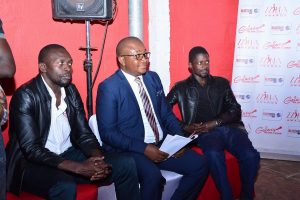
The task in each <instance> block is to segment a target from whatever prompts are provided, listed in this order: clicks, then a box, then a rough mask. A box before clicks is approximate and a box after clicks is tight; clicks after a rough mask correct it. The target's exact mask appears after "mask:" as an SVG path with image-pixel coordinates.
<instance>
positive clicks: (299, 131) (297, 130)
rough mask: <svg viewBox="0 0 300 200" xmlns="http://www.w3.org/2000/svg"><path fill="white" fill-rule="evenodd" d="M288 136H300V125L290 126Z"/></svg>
mask: <svg viewBox="0 0 300 200" xmlns="http://www.w3.org/2000/svg"><path fill="white" fill-rule="evenodd" d="M287 136H288V137H300V127H299V126H290V127H288V130H287Z"/></svg>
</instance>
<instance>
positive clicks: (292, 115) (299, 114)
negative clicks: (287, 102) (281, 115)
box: [286, 110, 300, 122]
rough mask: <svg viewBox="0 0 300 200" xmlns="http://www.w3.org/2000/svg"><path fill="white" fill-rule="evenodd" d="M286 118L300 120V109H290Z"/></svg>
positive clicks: (292, 120)
mask: <svg viewBox="0 0 300 200" xmlns="http://www.w3.org/2000/svg"><path fill="white" fill-rule="evenodd" d="M286 120H287V121H288V122H300V112H299V111H298V110H293V111H289V112H288V113H287V116H286Z"/></svg>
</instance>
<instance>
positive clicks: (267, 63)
mask: <svg viewBox="0 0 300 200" xmlns="http://www.w3.org/2000/svg"><path fill="white" fill-rule="evenodd" d="M281 64H282V62H281V60H280V58H279V57H278V56H274V55H266V56H264V57H262V58H261V59H260V66H262V67H271V68H279V67H281Z"/></svg>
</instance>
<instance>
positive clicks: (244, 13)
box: [240, 7, 260, 17]
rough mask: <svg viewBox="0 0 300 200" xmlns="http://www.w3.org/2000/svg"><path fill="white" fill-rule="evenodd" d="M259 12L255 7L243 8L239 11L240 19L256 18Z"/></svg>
mask: <svg viewBox="0 0 300 200" xmlns="http://www.w3.org/2000/svg"><path fill="white" fill-rule="evenodd" d="M259 13H260V10H259V9H258V8H256V7H244V8H241V9H240V15H241V17H257V16H258V15H259Z"/></svg>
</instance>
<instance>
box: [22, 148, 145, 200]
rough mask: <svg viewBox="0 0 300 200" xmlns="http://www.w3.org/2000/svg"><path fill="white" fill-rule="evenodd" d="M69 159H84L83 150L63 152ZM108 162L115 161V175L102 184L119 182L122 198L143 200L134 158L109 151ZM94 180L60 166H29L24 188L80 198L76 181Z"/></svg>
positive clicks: (62, 199) (55, 198) (58, 199)
mask: <svg viewBox="0 0 300 200" xmlns="http://www.w3.org/2000/svg"><path fill="white" fill-rule="evenodd" d="M61 156H62V157H64V158H65V159H68V160H74V161H79V162H80V161H84V160H86V157H85V156H84V155H83V154H82V153H81V151H79V150H77V149H75V148H73V147H71V148H69V149H68V150H67V151H66V152H64V153H63V154H61ZM105 161H106V162H107V163H110V164H112V166H113V168H112V174H111V175H110V176H109V177H108V178H106V179H105V180H102V181H100V184H101V185H105V184H110V183H112V182H114V183H115V188H116V195H117V198H118V199H123V200H126V199H128V197H130V199H137V200H138V199H140V193H139V187H138V177H137V173H136V167H135V163H134V160H133V159H132V158H131V157H130V156H128V155H125V154H120V153H119V154H106V155H105ZM77 183H91V182H90V181H89V179H87V178H84V177H81V176H78V175H75V174H72V173H68V172H65V171H62V170H59V169H56V168H51V167H48V166H44V165H39V164H30V165H29V166H28V167H26V170H25V174H24V178H23V190H24V191H27V192H30V193H33V194H36V195H38V196H41V197H44V198H47V199H51V200H74V199H76V184H77Z"/></svg>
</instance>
